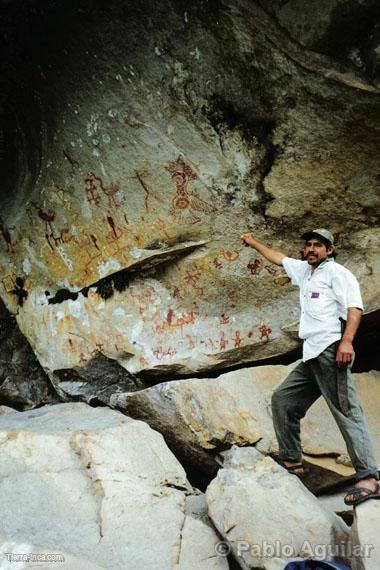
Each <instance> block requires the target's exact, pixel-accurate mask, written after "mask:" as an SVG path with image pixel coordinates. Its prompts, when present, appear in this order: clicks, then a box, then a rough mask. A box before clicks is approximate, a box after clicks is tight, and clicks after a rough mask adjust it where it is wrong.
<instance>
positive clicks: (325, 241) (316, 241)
mask: <svg viewBox="0 0 380 570" xmlns="http://www.w3.org/2000/svg"><path fill="white" fill-rule="evenodd" d="M302 238H303V239H304V240H305V245H304V248H303V257H304V259H305V260H306V261H307V262H308V263H309V265H311V266H313V267H314V268H315V267H318V265H319V264H320V263H322V261H324V260H325V259H327V258H328V257H335V246H334V236H333V235H332V233H331V232H329V231H328V230H325V229H323V228H320V229H317V230H313V231H311V232H306V233H304V234H303V235H302Z"/></svg>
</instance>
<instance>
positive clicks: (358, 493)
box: [344, 483, 380, 507]
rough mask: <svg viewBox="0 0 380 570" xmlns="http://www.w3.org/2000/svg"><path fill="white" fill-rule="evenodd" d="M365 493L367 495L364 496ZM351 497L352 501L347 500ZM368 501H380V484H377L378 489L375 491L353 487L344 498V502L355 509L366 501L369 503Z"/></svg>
mask: <svg viewBox="0 0 380 570" xmlns="http://www.w3.org/2000/svg"><path fill="white" fill-rule="evenodd" d="M363 492H364V493H366V494H365V495H363V494H362V493H363ZM350 495H352V499H351V500H349V499H348V498H347V497H349V496H350ZM368 499H380V485H379V483H377V484H376V489H375V490H374V491H372V490H371V489H368V487H353V488H352V489H350V490H349V491H348V492H347V494H346V496H345V497H344V502H345V504H346V505H350V506H353V507H355V506H356V505H360V503H364V501H368Z"/></svg>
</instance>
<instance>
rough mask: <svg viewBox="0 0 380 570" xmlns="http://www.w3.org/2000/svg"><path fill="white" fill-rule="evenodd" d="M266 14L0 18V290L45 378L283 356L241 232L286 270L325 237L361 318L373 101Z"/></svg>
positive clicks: (173, 369)
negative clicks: (348, 272) (355, 295)
mask: <svg viewBox="0 0 380 570" xmlns="http://www.w3.org/2000/svg"><path fill="white" fill-rule="evenodd" d="M281 4H283V3H281ZM287 4H288V3H287ZM291 4H292V7H293V8H292V9H293V10H294V6H296V7H297V5H299V3H298V4H297V3H296V2H291ZM340 4H342V3H340V2H335V3H331V6H332V9H331V10H330V11H329V10H327V12H326V18H325V19H324V20H323V21H322V20H321V19H319V20H318V19H316V20H315V26H316V27H317V28H318V29H316V30H314V32H313V33H311V32H310V34H309V36H310V37H311V36H313V37H316V38H323V37H324V34H323V33H322V32H323V30H324V29H325V28H326V27H328V18H329V17H330V15H331V13H332V12H333V9H334V10H335V8H334V6H335V5H336V9H337V10H339V6H340ZM360 4H361V5H363V2H361V3H360ZM364 4H365V5H366V6H367V4H368V5H369V4H371V3H370V2H368V1H366V2H364ZM372 4H373V3H372ZM272 5H273V6H272ZM271 6H272V8H273V9H272V12H271V14H269V13H267V12H266V11H265V10H264V9H263V8H261V7H260V6H259V5H258V4H257V3H255V2H252V1H251V0H234V1H233V2H225V1H223V0H215V1H213V2H205V3H197V4H196V5H194V6H193V5H192V6H184V5H183V3H182V2H180V1H179V0H175V1H174V2H168V1H166V0H164V1H163V2H160V3H159V4H157V3H156V2H153V1H152V0H148V1H147V2H144V4H143V5H136V3H135V2H132V1H131V0H128V1H127V2H126V1H121V0H111V1H110V2H107V3H104V2H101V1H98V2H93V3H88V2H87V1H85V0H80V1H79V2H78V3H75V5H72V6H71V7H70V8H68V7H67V6H65V7H63V5H61V4H59V3H58V4H57V3H48V4H43V3H40V2H38V1H37V0H31V1H30V2H28V5H27V6H22V9H21V3H19V2H17V1H16V2H14V3H3V5H2V7H1V10H2V14H1V16H2V18H1V24H0V25H1V26H4V34H3V35H2V36H1V37H6V38H7V45H6V46H5V54H6V56H7V57H5V58H3V62H2V64H1V65H2V74H1V81H2V85H1V86H2V90H1V99H0V124H2V136H1V141H2V142H1V149H0V150H1V151H2V152H0V168H1V173H2V186H1V190H0V206H1V217H0V248H1V249H0V274H1V279H0V295H1V297H2V298H3V300H4V302H5V303H6V305H7V307H8V308H9V309H10V310H11V311H12V312H13V313H16V312H17V313H18V314H17V321H18V323H19V326H20V328H21V331H22V332H23V333H24V334H25V335H26V337H27V338H28V340H29V342H30V344H31V345H32V347H33V350H34V351H35V353H36V355H37V357H38V359H39V361H40V362H41V364H42V365H43V367H44V369H45V370H46V371H48V373H49V375H50V376H51V378H52V379H53V381H55V382H57V381H56V380H54V372H55V371H61V370H68V369H72V368H74V369H76V370H77V369H78V367H81V366H84V365H86V363H88V362H89V361H90V360H91V359H93V357H94V355H98V354H99V353H101V354H102V355H103V356H104V357H105V358H108V359H109V360H110V361H117V362H118V363H119V364H120V366H122V367H124V368H126V369H127V370H128V371H129V372H130V373H132V374H135V373H142V372H144V373H145V374H147V373H151V374H163V373H165V374H166V373H167V374H169V373H170V374H173V373H178V374H179V373H181V374H182V373H187V374H188V373H192V372H193V371H201V370H207V369H211V368H219V367H223V366H227V365H232V364H236V363H242V362H247V361H252V360H260V359H263V358H267V357H270V356H273V355H279V354H284V353H286V352H287V351H289V350H291V349H294V348H295V347H297V346H298V340H297V338H296V335H295V334H294V326H292V324H294V323H296V321H297V319H298V307H297V291H296V290H295V289H294V287H292V286H291V285H290V284H289V280H288V279H287V277H286V276H284V274H283V272H282V270H281V269H280V268H278V267H274V266H272V265H270V264H269V263H266V262H265V261H263V259H261V258H260V257H259V256H258V255H257V254H256V253H255V252H254V251H252V250H250V249H246V248H242V247H241V243H240V240H239V236H240V234H241V233H242V232H243V231H246V230H247V229H249V228H251V229H252V231H253V232H254V233H255V235H256V236H257V237H258V238H260V239H262V240H263V241H265V242H268V243H269V244H271V245H273V246H275V247H277V248H279V249H282V250H284V251H285V253H288V254H292V255H294V256H296V257H298V255H299V249H300V247H301V245H302V243H301V242H300V240H299V235H300V234H301V233H303V230H304V229H305V227H307V228H312V227H315V226H317V227H318V226H328V227H329V228H330V229H331V230H332V231H333V232H334V233H335V235H336V236H338V235H339V246H340V249H341V253H340V257H339V261H340V262H342V263H344V264H348V266H349V268H350V269H352V270H353V271H354V272H355V273H356V274H357V275H358V277H359V280H360V282H361V285H362V288H363V294H364V299H365V302H366V307H367V310H368V311H369V310H375V309H378V308H379V302H378V299H379V283H380V279H379V267H380V263H379V251H380V249H379V248H380V234H379V230H378V229H377V228H376V223H377V221H378V219H379V195H380V194H379V168H378V147H379V142H380V134H379V133H380V92H379V90H378V88H377V87H376V85H375V84H374V83H373V82H371V80H370V78H369V76H366V75H365V70H360V69H359V68H357V67H355V66H354V64H353V63H352V61H351V60H350V58H348V59H347V58H346V60H345V62H344V64H343V63H342V65H340V64H339V65H338V64H337V63H336V61H335V60H334V61H333V60H332V59H331V57H330V56H329V52H328V51H327V52H326V50H324V46H323V41H322V42H321V43H320V45H319V48H318V49H319V50H320V52H321V53H320V54H316V53H314V56H313V57H311V55H312V54H311V53H310V51H309V52H308V53H306V52H304V51H303V48H302V47H301V46H300V45H299V43H297V42H298V40H299V38H298V37H296V36H294V37H295V38H296V39H297V42H296V41H293V40H292V39H290V38H289V34H288V33H287V32H286V31H285V30H284V27H286V22H289V21H292V17H290V18H288V19H287V18H286V17H285V16H284V18H283V17H281V18H280V16H279V14H278V10H277V8H278V6H279V3H276V2H274V3H273V2H272V3H271ZM289 9H290V8H289ZM363 9H364V8H363ZM368 9H370V8H368ZM285 10H286V8H285V7H284V10H282V14H283V15H284V11H285ZM342 10H343V8H342ZM302 11H303V8H302ZM334 14H335V12H334ZM355 14H356V12H355ZM371 14H372V12H371ZM331 17H332V16H331ZM371 17H372V16H371ZM277 18H278V20H277ZM302 18H303V16H302ZM302 18H301V16H300V19H301V20H302ZM326 19H327V20H326ZM313 21H314V19H313ZM326 21H327V24H326ZM279 22H280V25H279ZM284 22H285V23H284ZM5 31H6V34H5ZM372 43H373V45H372V44H371V45H372V48H371V49H372V51H373V50H375V51H376V48H375V47H373V46H375V45H376V41H375V38H374V39H373V42H372ZM304 45H305V46H306V47H307V48H310V47H312V49H313V50H315V49H316V47H315V45H314V44H312V43H311V44H310V43H309V40H308V38H305V44H304ZM305 54H306V55H305ZM334 66H335V67H334ZM26 109H27V112H26V111H25V110H26ZM316 197H317V198H316ZM369 244H370V247H369Z"/></svg>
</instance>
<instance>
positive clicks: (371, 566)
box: [351, 501, 380, 570]
mask: <svg viewBox="0 0 380 570" xmlns="http://www.w3.org/2000/svg"><path fill="white" fill-rule="evenodd" d="M379 525H380V501H367V502H365V503H362V504H361V505H358V506H357V507H355V509H354V523H353V525H352V527H351V540H352V554H353V556H352V570H378V568H379V564H380V540H379Z"/></svg>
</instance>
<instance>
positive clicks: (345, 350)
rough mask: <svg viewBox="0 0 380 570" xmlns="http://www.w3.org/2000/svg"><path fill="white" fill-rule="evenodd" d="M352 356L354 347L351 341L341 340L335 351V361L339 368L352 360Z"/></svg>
mask: <svg viewBox="0 0 380 570" xmlns="http://www.w3.org/2000/svg"><path fill="white" fill-rule="evenodd" d="M353 356H354V347H353V346H352V342H349V341H348V340H341V342H340V344H339V346H338V350H337V353H336V363H337V365H338V366H339V368H344V367H345V366H348V364H350V363H351V362H352V358H353Z"/></svg>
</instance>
